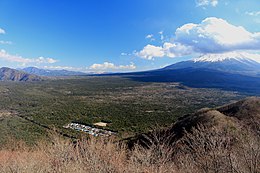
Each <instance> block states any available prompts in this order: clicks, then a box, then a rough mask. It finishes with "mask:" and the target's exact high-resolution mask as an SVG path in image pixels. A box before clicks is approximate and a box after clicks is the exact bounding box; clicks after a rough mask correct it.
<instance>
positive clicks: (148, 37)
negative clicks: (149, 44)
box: [145, 34, 153, 39]
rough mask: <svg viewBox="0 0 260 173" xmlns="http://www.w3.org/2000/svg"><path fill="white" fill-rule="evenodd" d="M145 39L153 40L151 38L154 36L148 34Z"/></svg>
mask: <svg viewBox="0 0 260 173" xmlns="http://www.w3.org/2000/svg"><path fill="white" fill-rule="evenodd" d="M145 38H146V39H151V38H153V34H148V35H147V36H146V37H145Z"/></svg>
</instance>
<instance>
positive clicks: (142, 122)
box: [0, 76, 246, 143]
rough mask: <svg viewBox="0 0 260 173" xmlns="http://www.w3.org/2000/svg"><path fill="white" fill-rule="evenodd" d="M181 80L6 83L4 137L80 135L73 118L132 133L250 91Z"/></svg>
mask: <svg viewBox="0 0 260 173" xmlns="http://www.w3.org/2000/svg"><path fill="white" fill-rule="evenodd" d="M245 96H246V95H245V94H241V93H236V92H231V91H222V90H218V89H202V88H189V87H186V86H183V85H182V84H179V83H149V82H146V83H145V82H136V81H132V80H130V79H126V78H121V77H116V76H114V77H71V78H63V79H47V80H44V81H40V82H1V83H0V136H1V138H0V140H1V141H0V143H4V141H6V140H8V139H9V138H17V139H22V140H25V141H27V142H30V143H33V141H35V139H39V138H44V137H45V136H46V130H47V129H48V128H49V129H56V130H58V131H59V132H61V133H63V134H68V135H70V136H74V137H78V136H79V135H82V134H81V133H78V132H75V131H73V130H71V129H64V128H63V126H64V125H66V124H68V123H70V122H80V123H84V124H89V125H91V124H93V123H95V122H99V121H105V122H109V125H108V126H107V127H105V128H106V129H109V130H113V131H116V132H118V136H119V138H126V137H129V136H133V135H135V134H138V133H142V132H147V131H149V130H151V129H153V128H154V127H158V126H160V127H163V126H168V125H170V124H171V123H173V122H174V121H176V119H177V118H178V117H180V116H182V115H184V114H187V113H191V112H193V111H195V110H198V109H200V108H204V107H216V106H219V105H223V104H225V103H229V102H232V101H234V100H238V99H241V98H243V97H245Z"/></svg>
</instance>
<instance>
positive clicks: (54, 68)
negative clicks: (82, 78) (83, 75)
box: [43, 66, 83, 71]
mask: <svg viewBox="0 0 260 173" xmlns="http://www.w3.org/2000/svg"><path fill="white" fill-rule="evenodd" d="M43 68H44V69H49V70H71V71H83V68H80V67H71V66H43Z"/></svg>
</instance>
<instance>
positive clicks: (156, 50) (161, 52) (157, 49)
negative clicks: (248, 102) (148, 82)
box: [136, 42, 192, 60]
mask: <svg viewBox="0 0 260 173" xmlns="http://www.w3.org/2000/svg"><path fill="white" fill-rule="evenodd" d="M191 52H192V48H191V47H189V46H184V45H181V44H179V43H169V42H165V43H164V44H163V46H154V45H150V44H148V45H147V46H145V47H144V48H143V50H141V51H140V52H137V53H136V55H137V56H139V57H141V58H144V59H148V60H152V59H154V57H164V56H167V57H170V58H174V57H178V56H183V55H188V54H190V53H191Z"/></svg>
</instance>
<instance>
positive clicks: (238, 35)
mask: <svg viewBox="0 0 260 173" xmlns="http://www.w3.org/2000/svg"><path fill="white" fill-rule="evenodd" d="M239 50H260V32H256V33H252V32H249V31H247V30H246V29H245V28H243V27H242V26H235V25H232V24H230V23H228V22H227V21H226V20H224V19H220V18H215V17H209V18H206V19H204V20H203V21H202V22H201V23H199V24H194V23H188V24H185V25H183V26H181V27H179V28H178V29H177V30H176V31H175V37H174V40H173V41H172V42H171V43H170V42H164V43H163V44H162V45H161V46H154V45H150V44H148V45H146V46H145V47H144V48H143V49H142V50H141V51H139V52H136V53H135V55H137V56H139V57H141V58H144V59H148V60H152V59H154V58H155V57H170V58H173V57H180V56H183V55H190V54H193V53H201V54H206V53H223V52H231V51H239Z"/></svg>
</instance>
